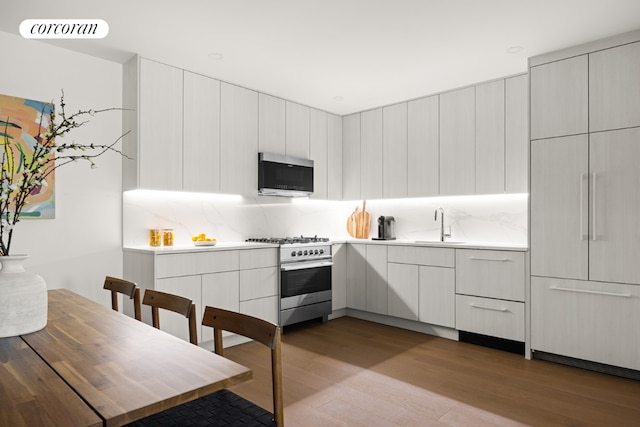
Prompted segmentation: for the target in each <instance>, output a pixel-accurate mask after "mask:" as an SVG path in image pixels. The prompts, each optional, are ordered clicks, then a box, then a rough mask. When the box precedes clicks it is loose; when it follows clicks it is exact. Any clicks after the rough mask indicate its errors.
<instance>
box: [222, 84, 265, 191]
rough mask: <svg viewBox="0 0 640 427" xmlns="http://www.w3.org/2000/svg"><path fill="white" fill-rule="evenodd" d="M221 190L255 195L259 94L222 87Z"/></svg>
mask: <svg viewBox="0 0 640 427" xmlns="http://www.w3.org/2000/svg"><path fill="white" fill-rule="evenodd" d="M220 97H221V107H222V108H221V112H220V190H221V191H222V192H223V193H230V194H241V195H245V196H254V195H257V194H258V93H257V92H254V91H252V90H249V89H245V88H242V87H239V86H234V85H231V84H228V83H224V82H223V83H222V84H221V91H220Z"/></svg>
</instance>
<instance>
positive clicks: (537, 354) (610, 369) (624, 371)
mask: <svg viewBox="0 0 640 427" xmlns="http://www.w3.org/2000/svg"><path fill="white" fill-rule="evenodd" d="M533 358H534V359H538V360H546V361H547V362H554V363H559V364H561V365H567V366H573V367H574V368H581V369H587V370H589V371H595V372H600V373H603V374H609V375H615V376H618V377H623V378H629V379H632V380H636V381H640V371H636V370H635V369H629V368H622V367H620V366H613V365H607V364H604V363H598V362H592V361H590V360H583V359H576V358H574V357H569V356H562V355H559V354H553V353H547V352H544V351H536V350H534V351H533Z"/></svg>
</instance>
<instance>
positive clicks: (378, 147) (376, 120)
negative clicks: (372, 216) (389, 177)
mask: <svg viewBox="0 0 640 427" xmlns="http://www.w3.org/2000/svg"><path fill="white" fill-rule="evenodd" d="M360 118H361V124H360V128H361V134H360V185H361V191H360V197H361V198H363V199H381V198H382V182H383V181H382V108H376V109H375V110H369V111H364V112H362V113H360Z"/></svg>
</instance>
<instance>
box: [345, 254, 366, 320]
mask: <svg viewBox="0 0 640 427" xmlns="http://www.w3.org/2000/svg"><path fill="white" fill-rule="evenodd" d="M347 306H348V307H349V308H355V309H356V310H366V309H367V245H363V244H349V245H347Z"/></svg>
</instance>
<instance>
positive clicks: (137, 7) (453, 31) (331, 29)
mask: <svg viewBox="0 0 640 427" xmlns="http://www.w3.org/2000/svg"><path fill="white" fill-rule="evenodd" d="M33 18H58V19H63V18H91V19H103V20H105V21H106V22H107V23H108V24H109V27H110V30H109V35H108V36H107V37H106V38H105V39H102V40H64V41H56V42H50V43H52V44H55V45H58V46H63V47H66V48H69V49H72V50H76V51H79V52H84V53H88V54H91V55H95V56H98V57H102V58H105V59H109V60H112V61H117V62H124V61H126V60H127V59H129V58H130V57H131V56H132V54H134V53H139V54H140V55H142V56H144V57H147V58H150V59H155V60H157V61H160V62H165V63H167V64H170V65H175V66H178V67H181V68H184V69H187V70H191V71H195V72H198V73H201V74H204V75H208V76H212V77H215V78H218V79H221V80H224V81H226V82H230V83H235V84H238V85H241V86H245V87H247V88H250V89H255V90H258V91H261V92H264V93H268V94H272V95H276V96H279V97H282V98H286V99H289V100H293V101H297V102H300V103H302V104H306V105H309V106H312V107H315V108H320V109H323V110H326V111H329V112H333V113H337V114H347V113H352V112H356V111H362V110H366V109H370V108H374V107H379V106H382V105H388V104H392V103H395V102H399V101H404V100H408V99H413V98H418V97H421V96H425V95H429V94H433V93H437V92H442V91H445V90H448V89H453V88H456V87H460V86H465V85H469V84H473V83H477V82H481V81H485V80H491V79H494V78H498V77H503V76H507V75H512V74H517V73H521V72H525V71H526V68H527V58H528V57H530V56H535V55H538V54H541V53H545V52H549V51H552V50H557V49H561V48H564V47H569V46H573V45H576V44H580V43H584V42H588V41H591V40H596V39H599V38H603V37H607V36H612V35H615V34H619V33H623V32H626V31H630V30H634V29H637V28H640V1H638V0H606V1H605V0H316V1H311V0H182V1H177V0H100V1H96V0H55V1H51V0H47V1H45V0H21V1H17V0H15V1H10V2H5V4H3V6H2V10H1V12H0V31H5V32H8V33H14V34H19V33H18V27H19V25H20V22H22V20H24V19H33ZM512 46H522V47H523V48H524V49H523V50H522V51H521V52H520V53H516V54H509V53H507V49H508V48H509V47H512ZM214 52H215V53H220V54H222V55H223V56H224V57H223V59H222V60H217V61H214V60H211V59H209V58H208V56H209V54H210V53H214ZM336 97H341V98H342V100H337V99H336Z"/></svg>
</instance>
